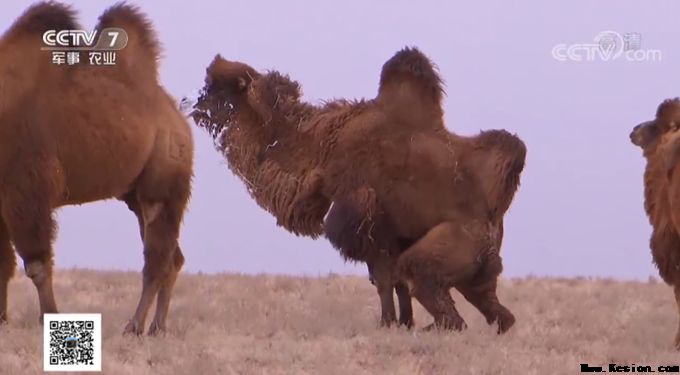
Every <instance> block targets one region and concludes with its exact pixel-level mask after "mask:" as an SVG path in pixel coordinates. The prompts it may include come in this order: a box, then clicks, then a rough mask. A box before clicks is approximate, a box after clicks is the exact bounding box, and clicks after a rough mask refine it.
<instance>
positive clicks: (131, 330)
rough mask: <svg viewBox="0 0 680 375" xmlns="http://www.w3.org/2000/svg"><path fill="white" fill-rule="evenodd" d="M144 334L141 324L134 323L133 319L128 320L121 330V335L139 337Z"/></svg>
mask: <svg viewBox="0 0 680 375" xmlns="http://www.w3.org/2000/svg"><path fill="white" fill-rule="evenodd" d="M143 332H144V328H143V327H142V325H141V324H139V323H138V322H136V321H135V320H134V319H133V320H130V321H129V322H128V324H127V325H126V326H125V329H124V330H123V335H136V336H140V335H141V334H142V333H143Z"/></svg>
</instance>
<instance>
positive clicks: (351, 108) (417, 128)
mask: <svg viewBox="0 0 680 375" xmlns="http://www.w3.org/2000/svg"><path fill="white" fill-rule="evenodd" d="M443 91H444V90H443V88H442V81H441V78H440V77H439V75H438V73H437V72H436V69H435V67H434V65H433V64H432V63H431V61H430V60H429V59H428V58H427V57H426V56H425V55H423V54H422V53H421V52H420V51H418V50H417V49H415V48H405V49H403V50H401V51H399V52H397V54H395V56H394V57H393V58H391V59H390V60H389V61H388V62H386V63H385V65H384V66H383V71H382V74H381V84H380V88H379V91H378V92H379V94H378V96H377V97H376V98H375V99H372V100H361V101H347V100H336V101H332V102H328V103H325V104H323V105H320V106H314V105H311V104H308V103H304V102H301V101H300V97H301V92H300V85H299V84H298V83H297V82H295V81H292V80H290V79H289V78H288V77H287V76H284V75H282V74H280V73H278V72H276V71H273V72H268V73H259V72H257V71H255V70H254V69H253V68H252V67H249V66H248V65H246V64H243V63H240V62H232V61H227V60H225V59H223V58H222V57H221V56H219V55H218V56H216V57H215V59H214V60H213V62H212V63H211V64H210V66H209V67H208V68H207V77H206V86H205V88H204V92H203V94H202V96H201V98H200V99H199V101H198V103H197V104H196V106H195V108H196V111H194V113H193V116H194V120H195V121H196V122H197V124H198V125H199V126H201V127H204V128H206V129H207V130H208V131H209V132H210V133H211V135H212V136H213V137H214V138H215V140H216V144H217V148H218V149H219V150H220V151H221V152H223V153H224V155H225V157H226V159H227V161H228V165H229V168H230V169H231V170H232V171H234V173H236V174H237V175H238V176H239V177H240V178H241V179H242V180H243V181H244V183H245V184H246V186H247V187H248V191H249V192H250V194H251V195H252V196H253V198H254V199H255V200H256V201H257V203H258V204H259V205H260V206H261V207H263V208H264V209H266V210H268V211H269V212H271V213H272V214H273V215H274V216H275V217H276V218H277V220H278V223H279V225H281V226H283V227H284V228H286V229H287V230H289V231H291V232H293V233H295V234H298V235H308V236H313V237H315V236H318V235H320V234H321V233H323V232H324V230H325V233H326V235H327V237H328V238H329V239H330V240H331V243H333V244H334V246H336V247H338V248H339V249H340V251H341V253H342V254H343V256H345V257H346V258H349V259H352V260H356V261H364V262H367V263H368V266H369V270H371V269H372V270H371V274H372V277H373V278H374V281H375V282H376V284H377V285H376V286H377V287H378V291H379V294H380V295H381V302H382V304H383V320H385V319H387V320H393V319H394V313H393V310H394V305H393V302H391V301H392V300H391V299H392V290H393V288H394V287H397V286H398V285H399V276H398V275H395V267H396V259H397V256H398V255H399V253H401V252H403V251H406V253H408V252H409V251H410V252H411V253H413V254H416V253H417V254H418V256H414V257H410V256H406V259H408V260H406V261H404V267H402V268H404V269H408V271H407V272H406V271H405V272H404V275H417V276H418V277H417V278H418V279H419V280H418V281H415V283H421V284H423V285H424V283H428V282H430V281H436V282H437V283H439V282H440V281H442V280H445V279H446V280H453V279H455V280H457V281H459V282H462V280H463V279H465V280H468V281H470V280H476V277H475V276H476V274H478V273H479V272H482V271H481V270H482V269H483V268H484V267H483V266H482V265H483V264H484V263H485V262H486V259H487V257H488V256H487V255H488V254H491V253H495V254H497V247H498V246H499V245H500V237H502V215H503V213H504V212H505V211H506V210H507V208H508V206H509V204H510V202H511V200H512V197H513V196H514V193H515V190H516V189H517V186H518V184H519V174H520V173H521V171H522V169H523V166H524V158H525V153H526V148H525V146H524V144H523V143H522V141H521V140H519V138H517V137H516V136H513V135H511V134H509V133H507V132H505V131H501V130H496V131H487V132H483V133H481V134H480V135H479V136H476V137H461V136H457V135H454V134H451V133H449V132H448V131H447V130H446V128H445V127H444V123H443V118H442V117H443V110H442V108H441V100H442V95H443ZM331 202H332V203H333V206H332V207H331ZM329 208H330V212H329ZM327 213H328V217H327V219H326V225H325V226H324V216H325V215H326V214H327ZM441 225H444V226H452V227H453V228H452V231H451V232H446V231H444V232H442V231H440V230H438V229H437V228H438V227H439V226H441ZM472 227H474V228H475V230H474V231H473V232H474V235H473V239H474V240H473V241H467V240H465V239H462V241H461V243H464V244H465V245H462V246H458V245H457V244H456V240H457V238H456V236H466V235H467V234H466V233H467V232H466V231H467V229H466V228H472ZM482 228H483V229H482ZM464 232H465V233H464ZM426 235H430V237H433V238H431V239H430V238H429V237H428V239H427V241H439V240H441V241H443V242H445V243H446V244H448V245H447V246H446V248H447V252H446V254H453V255H451V256H450V258H449V259H450V260H452V261H453V262H456V261H460V262H462V263H464V264H462V265H461V267H462V268H464V270H463V271H461V270H458V269H455V268H456V267H451V265H450V264H443V263H440V264H431V263H432V262H431V261H432V260H434V259H435V258H436V257H437V256H439V255H436V256H435V255H432V256H428V255H426V253H427V252H429V251H430V250H429V249H428V246H422V245H419V244H418V243H419V242H420V241H422V240H423V239H424V238H425V236H426ZM439 236H443V237H439ZM494 249H496V250H494ZM406 253H405V255H406ZM457 254H465V256H464V257H463V258H464V259H463V258H461V259H457V260H456V259H455V258H457V257H458V255H457ZM471 255H474V256H472V258H474V259H473V260H470V259H469V256H471ZM447 256H449V255H447ZM402 257H404V256H402ZM498 261H500V258H498ZM493 262H496V260H493ZM435 263H436V262H435ZM432 267H434V268H432ZM493 268H494V269H496V270H498V267H493ZM478 271H479V272H478ZM452 272H453V273H454V274H455V275H454V274H452ZM378 274H379V275H378ZM426 275H429V276H426ZM456 275H457V276H456ZM395 276H396V277H395ZM420 276H423V277H425V278H427V280H425V281H422V282H421V281H420ZM496 277H497V274H496V275H493V276H492V277H491V278H492V279H493V280H495V278H496ZM411 281H413V280H411ZM488 281H489V280H486V279H485V280H484V281H483V282H482V281H480V282H479V283H478V284H479V285H482V284H484V285H485V288H486V289H485V290H484V291H483V294H487V292H488V290H487V289H488V288H487V287H486V285H488V284H489V283H488ZM401 286H402V288H399V289H398V295H400V302H401V301H402V297H403V292H404V290H405V287H403V285H401ZM452 286H454V285H453V284H451V283H449V284H447V285H438V286H432V287H430V286H427V287H421V288H416V289H418V290H421V292H420V294H421V295H416V297H417V298H418V299H419V301H421V303H424V304H429V305H431V304H430V303H429V301H425V302H423V301H424V300H427V299H428V298H429V297H424V296H422V294H423V293H430V292H432V293H434V290H435V289H437V293H441V290H448V288H450V287H452ZM400 289H401V294H400V293H399V290H400ZM479 293H482V292H479ZM489 293H491V294H493V296H494V298H495V284H494V287H493V292H489ZM437 297H438V298H439V296H437ZM487 297H488V296H485V297H484V300H485V302H489V301H490V299H489V298H487ZM409 303H410V302H409ZM492 303H493V304H494V306H495V305H496V304H498V303H497V300H495V301H492ZM390 305H391V310H392V311H389V310H390ZM386 310H387V313H386ZM430 310H431V309H430ZM444 310H445V311H442V312H441V313H440V312H435V313H433V315H434V316H435V320H436V321H437V323H446V322H444V320H446V319H444V318H445V317H448V316H452V315H457V313H456V312H455V309H453V310H452V309H450V308H449V306H448V305H447V306H446V307H445V309H444ZM431 311H432V310H431ZM495 318H497V316H496V317H494V319H495ZM447 319H448V318H447ZM513 320H514V318H513ZM506 323H507V324H505V325H504V329H507V328H509V326H510V325H511V322H510V318H508V319H507V322H506Z"/></svg>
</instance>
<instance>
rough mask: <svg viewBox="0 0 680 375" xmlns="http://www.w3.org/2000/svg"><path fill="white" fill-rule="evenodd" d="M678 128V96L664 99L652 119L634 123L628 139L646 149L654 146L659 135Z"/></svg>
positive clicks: (679, 116)
mask: <svg viewBox="0 0 680 375" xmlns="http://www.w3.org/2000/svg"><path fill="white" fill-rule="evenodd" d="M678 128H680V98H675V99H666V100H664V101H663V102H662V103H661V104H660V105H659V107H658V108H657V110H656V118H655V119H654V120H652V121H647V122H643V123H641V124H638V125H636V126H635V127H634V128H633V131H632V132H631V133H630V141H631V142H632V143H633V144H634V145H636V146H639V147H640V148H642V149H643V150H647V149H650V148H654V147H655V146H656V145H657V144H658V141H659V140H660V139H661V136H663V135H664V134H666V133H668V132H671V131H676V130H678Z"/></svg>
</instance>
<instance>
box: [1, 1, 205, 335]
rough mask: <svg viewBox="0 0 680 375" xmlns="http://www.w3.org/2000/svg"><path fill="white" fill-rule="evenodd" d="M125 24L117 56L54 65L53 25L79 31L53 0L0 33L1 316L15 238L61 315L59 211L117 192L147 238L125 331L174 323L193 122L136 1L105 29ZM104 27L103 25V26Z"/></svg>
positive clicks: (109, 15)
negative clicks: (170, 318)
mask: <svg viewBox="0 0 680 375" xmlns="http://www.w3.org/2000/svg"><path fill="white" fill-rule="evenodd" d="M107 27H119V28H123V29H124V30H126V32H127V34H128V37H129V40H128V44H127V46H126V47H125V48H124V49H122V50H120V51H118V53H117V61H116V65H113V66H96V65H89V64H87V63H85V62H82V63H80V64H77V65H71V66H67V65H63V66H59V65H54V64H53V63H52V58H51V55H50V52H47V51H41V47H42V46H43V44H42V34H43V32H45V31H46V30H52V29H54V30H69V29H80V28H81V27H80V26H79V25H78V23H77V22H76V20H75V12H74V11H73V10H72V9H71V8H70V7H67V6H65V5H61V4H58V3H54V2H43V3H38V4H35V5H33V6H31V7H30V8H28V9H27V10H26V11H25V12H24V14H22V15H21V16H20V17H19V18H18V19H17V20H16V21H15V22H14V24H13V25H12V26H11V27H10V28H9V30H8V31H7V32H6V33H5V34H4V35H3V36H2V39H0V180H2V184H1V185H0V209H1V211H0V212H1V215H0V320H1V321H3V322H4V321H6V320H7V289H8V283H9V280H10V278H11V277H12V275H13V272H14V269H15V268H16V260H15V256H14V251H13V250H12V244H13V245H14V246H13V247H14V248H15V249H16V252H17V253H18V254H19V255H20V256H21V258H22V260H23V262H24V269H25V272H26V275H27V276H28V277H30V278H31V279H32V281H33V283H34V284H35V287H36V289H37V291H38V297H39V301H40V314H41V315H40V316H41V318H40V319H41V321H42V315H43V314H44V313H55V312H57V305H56V302H55V298H54V294H53V291H52V273H53V254H52V242H53V238H54V235H55V230H56V229H55V228H56V227H55V223H54V220H53V211H54V210H55V209H56V208H58V207H60V206H64V205H74V204H83V203H86V202H93V201H98V200H103V199H109V198H117V199H119V200H122V201H124V202H125V203H126V204H127V205H128V207H129V208H130V210H132V211H133V212H134V214H135V215H136V217H137V219H138V223H139V230H140V235H141V237H142V239H143V242H144V270H143V287H142V293H141V297H140V300H139V304H138V306H137V310H136V312H135V314H134V316H133V318H132V319H131V320H130V322H129V323H128V324H127V326H126V327H125V332H129V333H135V334H141V333H142V331H143V330H144V322H145V319H146V316H147V313H148V311H149V308H150V307H151V304H152V303H153V299H154V298H156V296H157V306H156V312H155V316H154V319H153V321H152V323H151V325H150V327H149V334H153V333H156V332H158V331H162V330H164V329H165V325H166V317H167V314H168V308H169V304H170V298H171V295H172V289H173V286H174V283H175V280H176V277H177V274H178V272H179V270H180V268H181V267H182V265H183V263H184V257H183V255H182V251H181V249H180V248H179V245H178V236H179V232H180V226H181V221H182V217H183V213H184V210H185V207H186V205H187V202H188V199H189V195H190V191H191V178H192V173H193V172H192V163H193V140H192V135H191V128H190V126H189V124H188V123H187V121H186V119H185V118H184V117H183V116H182V115H181V114H180V113H179V111H178V110H177V109H176V107H175V106H176V105H175V103H174V101H173V100H172V98H171V97H170V96H169V95H168V94H167V93H166V92H165V90H164V89H163V88H162V87H161V86H160V84H159V82H158V75H157V71H158V66H157V59H158V56H159V50H160V47H159V43H158V42H157V39H156V35H155V32H154V31H153V29H152V26H151V24H150V22H149V21H148V20H147V19H146V17H145V16H144V15H143V14H141V13H140V12H139V11H138V9H137V8H136V7H132V6H129V5H125V4H117V5H115V6H113V7H111V8H109V9H108V10H106V11H105V12H104V13H103V14H102V15H101V16H100V17H99V23H98V25H97V27H96V30H98V31H101V30H102V29H104V28H107ZM98 34H99V33H98Z"/></svg>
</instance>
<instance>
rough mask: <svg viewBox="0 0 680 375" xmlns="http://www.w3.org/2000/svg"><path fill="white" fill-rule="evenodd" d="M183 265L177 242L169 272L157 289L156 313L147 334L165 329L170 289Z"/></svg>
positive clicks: (180, 250)
mask: <svg viewBox="0 0 680 375" xmlns="http://www.w3.org/2000/svg"><path fill="white" fill-rule="evenodd" d="M183 265H184V255H183V254H182V249H181V248H180V247H179V244H177V245H176V248H175V252H174V255H173V264H172V267H173V268H172V270H171V272H170V274H168V276H167V277H166V278H165V279H164V280H163V283H162V284H161V288H160V289H159V290H158V298H157V299H156V314H155V315H154V318H153V321H152V322H151V326H150V327H149V335H155V334H157V333H159V332H164V331H165V329H166V325H165V322H166V320H167V317H168V311H169V310H170V298H171V297H172V290H173V288H174V286H175V281H177V276H178V275H179V271H180V270H181V269H182V266H183Z"/></svg>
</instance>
